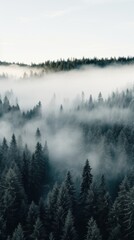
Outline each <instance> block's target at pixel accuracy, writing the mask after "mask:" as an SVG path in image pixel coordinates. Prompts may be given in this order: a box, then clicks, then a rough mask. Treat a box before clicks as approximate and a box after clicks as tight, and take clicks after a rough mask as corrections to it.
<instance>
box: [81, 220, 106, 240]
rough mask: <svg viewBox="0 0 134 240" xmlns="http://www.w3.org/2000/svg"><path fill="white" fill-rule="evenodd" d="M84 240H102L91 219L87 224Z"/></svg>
mask: <svg viewBox="0 0 134 240" xmlns="http://www.w3.org/2000/svg"><path fill="white" fill-rule="evenodd" d="M85 240H102V238H101V235H100V231H99V228H98V227H97V224H96V222H95V220H94V219H93V218H91V219H90V220H89V222H88V227H87V236H86V238H85Z"/></svg>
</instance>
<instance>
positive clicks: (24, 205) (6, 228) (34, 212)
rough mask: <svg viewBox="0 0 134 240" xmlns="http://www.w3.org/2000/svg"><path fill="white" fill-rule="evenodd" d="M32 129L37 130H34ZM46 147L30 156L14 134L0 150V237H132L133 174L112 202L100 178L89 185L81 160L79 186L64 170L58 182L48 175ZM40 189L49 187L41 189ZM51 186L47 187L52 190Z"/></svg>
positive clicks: (87, 239) (71, 239)
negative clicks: (20, 145) (64, 173)
mask: <svg viewBox="0 0 134 240" xmlns="http://www.w3.org/2000/svg"><path fill="white" fill-rule="evenodd" d="M37 131H38V130H37ZM51 168H52V166H51V164H50V163H49V153H48V148H47V146H46V145H45V146H44V147H42V145H41V143H39V142H37V145H36V148H35V151H34V152H33V153H32V152H31V151H30V150H29V149H28V147H27V146H25V148H23V149H21V148H19V147H18V144H17V141H16V138H15V135H13V136H12V139H11V142H10V144H9V145H8V144H7V141H6V139H3V143H2V145H1V146H0V170H1V173H0V239H3V240H4V239H6V240H7V239H11V240H22V239H33V240H35V239H37V240H43V239H55V240H58V239H62V240H66V239H69V240H76V239H77V240H78V239H85V240H101V239H104V240H105V239H106V240H114V239H116V240H120V239H121V240H122V239H124V240H125V239H133V238H134V231H133V227H134V216H133V215H134V206H133V197H134V175H133V174H131V175H128V176H126V177H125V178H124V179H123V180H122V181H121V183H120V184H119V190H118V193H117V196H116V198H115V199H114V200H112V198H111V196H110V194H109V192H108V188H107V181H106V179H105V176H104V175H102V176H99V178H98V180H97V182H96V181H95V179H94V177H93V174H92V169H91V166H90V163H89V161H88V160H86V162H85V165H84V167H83V171H82V175H81V181H80V185H79V188H77V189H76V185H75V181H73V178H72V174H71V172H70V171H68V172H67V173H66V177H65V179H64V180H63V181H61V182H60V183H55V184H54V181H53V179H52V178H51V177H50V172H51V171H52V169H51ZM46 186H49V189H48V190H47V191H46V190H45V188H46ZM52 186H53V187H52Z"/></svg>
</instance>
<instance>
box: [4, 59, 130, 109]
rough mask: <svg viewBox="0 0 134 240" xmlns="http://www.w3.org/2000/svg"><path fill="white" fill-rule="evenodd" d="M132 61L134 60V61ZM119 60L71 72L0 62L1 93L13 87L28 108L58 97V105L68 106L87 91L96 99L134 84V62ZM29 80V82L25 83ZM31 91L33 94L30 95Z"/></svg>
mask: <svg viewBox="0 0 134 240" xmlns="http://www.w3.org/2000/svg"><path fill="white" fill-rule="evenodd" d="M132 63H133V62H132ZM132 63H131V64H130V65H129V64H127V63H125V65H124V64H122V65H121V63H120V62H119V63H118V62H117V63H116V64H115V65H113V64H111V65H110V66H107V65H106V66H105V67H100V66H97V64H96V65H94V66H93V65H87V66H86V65H82V64H81V67H80V68H79V69H75V67H74V69H72V70H70V71H64V70H62V71H61V70H58V71H55V70H52V69H51V68H50V67H49V68H50V69H49V71H48V70H46V68H45V67H41V64H40V65H35V66H34V67H29V66H27V65H24V64H23V65H24V66H22V65H15V64H11V65H0V80H1V81H0V89H1V94H3V93H4V92H6V91H7V90H12V91H13V92H14V95H15V96H16V98H17V99H18V100H19V104H20V106H21V108H24V109H28V108H29V107H32V106H33V105H35V104H36V103H37V102H38V101H41V102H42V105H43V106H45V107H47V106H48V104H49V103H50V102H51V101H52V98H53V97H54V96H56V102H57V105H60V104H63V103H64V105H66V107H68V106H69V102H70V101H71V104H72V101H73V102H77V101H79V100H80V98H81V93H82V92H84V95H85V97H86V98H88V97H89V96H90V94H92V96H93V98H95V99H96V98H97V97H98V94H99V92H101V93H102V95H103V98H106V97H108V96H109V95H110V94H111V93H112V91H116V90H122V89H123V88H124V89H125V88H127V87H130V86H132V85H133V81H134V67H133V64H132ZM25 83H26V84H25ZM29 90H30V92H32V93H33V94H32V97H31V95H30V94H29Z"/></svg>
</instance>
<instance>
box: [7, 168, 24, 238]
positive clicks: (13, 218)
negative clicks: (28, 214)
mask: <svg viewBox="0 0 134 240" xmlns="http://www.w3.org/2000/svg"><path fill="white" fill-rule="evenodd" d="M23 202H25V193H24V189H23V187H22V185H21V182H20V178H19V174H18V173H17V172H15V170H14V169H12V168H9V170H8V172H7V174H6V175H5V178H4V180H3V195H2V204H3V209H4V218H5V220H6V226H7V233H9V234H10V233H11V232H12V231H13V229H14V228H15V227H16V226H17V224H18V223H19V222H20V221H21V220H22V219H23V211H22V208H23V204H22V203H23Z"/></svg>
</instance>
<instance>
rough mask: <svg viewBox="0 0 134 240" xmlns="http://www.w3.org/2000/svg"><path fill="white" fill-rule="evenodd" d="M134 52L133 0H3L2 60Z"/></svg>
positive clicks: (0, 14) (0, 2) (0, 11)
mask: <svg viewBox="0 0 134 240" xmlns="http://www.w3.org/2000/svg"><path fill="white" fill-rule="evenodd" d="M83 56H84V57H89V58H92V57H94V56H95V57H110V56H116V57H117V56H134V0H0V60H6V61H15V62H17V61H19V62H26V63H31V62H43V61H45V60H48V59H50V60H52V59H54V60H56V59H60V58H65V59H66V58H68V57H69V58H71V57H77V58H81V57H83Z"/></svg>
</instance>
